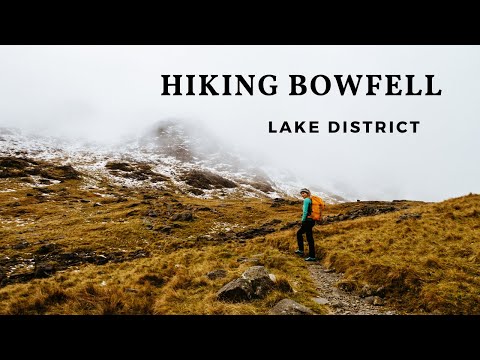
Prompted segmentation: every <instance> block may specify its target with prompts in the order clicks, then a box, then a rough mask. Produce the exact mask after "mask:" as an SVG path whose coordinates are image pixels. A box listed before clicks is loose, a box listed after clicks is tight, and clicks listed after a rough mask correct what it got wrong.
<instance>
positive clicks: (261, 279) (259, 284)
mask: <svg viewBox="0 0 480 360" xmlns="http://www.w3.org/2000/svg"><path fill="white" fill-rule="evenodd" d="M242 278H243V279H246V280H249V281H250V283H251V284H252V288H253V293H254V294H255V297H257V298H260V299H262V298H264V297H265V296H266V295H267V294H268V292H269V291H270V290H271V289H272V288H273V285H274V282H273V281H272V279H271V278H270V276H269V273H268V272H267V271H266V270H265V267H263V266H252V267H251V268H249V269H248V270H247V271H245V272H244V273H243V274H242Z"/></svg>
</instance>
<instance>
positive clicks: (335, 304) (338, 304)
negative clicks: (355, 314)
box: [331, 300, 347, 309]
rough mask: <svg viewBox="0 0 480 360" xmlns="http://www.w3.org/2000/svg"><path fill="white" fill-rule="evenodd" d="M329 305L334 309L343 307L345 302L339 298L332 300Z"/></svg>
mask: <svg viewBox="0 0 480 360" xmlns="http://www.w3.org/2000/svg"><path fill="white" fill-rule="evenodd" d="M331 305H332V307H334V308H336V309H343V308H345V307H346V306H347V304H345V303H344V302H343V301H340V300H333V301H332V303H331Z"/></svg>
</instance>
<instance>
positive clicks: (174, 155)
mask: <svg viewBox="0 0 480 360" xmlns="http://www.w3.org/2000/svg"><path fill="white" fill-rule="evenodd" d="M0 156H13V157H18V158H29V159H33V160H35V159H38V160H48V161H53V162H55V163H56V164H58V165H71V166H72V167H73V168H74V169H75V170H77V171H79V172H80V173H82V174H85V176H86V177H87V179H89V181H90V183H92V184H94V183H95V182H98V181H105V180H106V181H111V182H113V183H115V184H119V185H123V186H127V187H132V186H151V187H155V188H158V189H166V188H174V189H175V190H176V191H181V192H183V193H188V194H189V195H191V196H195V197H200V198H210V197H214V196H219V197H224V196H246V197H270V198H276V197H284V196H294V197H299V194H298V190H299V189H300V188H302V187H305V183H304V182H302V181H301V179H297V178H296V177H295V176H293V175H292V174H290V173H289V172H288V171H287V170H281V169H273V168H266V167H263V168H261V167H259V166H252V165H250V164H251V163H252V162H251V161H250V160H249V159H247V158H244V157H241V156H240V155H239V154H234V153H233V152H232V150H231V149H230V148H229V147H228V146H227V145H226V144H224V143H222V141H221V140H219V139H216V138H215V137H214V136H213V135H211V134H208V133H207V132H206V131H205V130H204V129H202V128H201V127H199V126H194V125H192V124H187V123H185V122H183V121H180V120H166V121H160V122H158V123H156V124H155V125H154V126H152V127H150V128H149V129H147V130H146V131H145V132H143V133H142V134H140V135H137V136H132V137H130V138H126V139H123V140H122V141H121V142H118V143H115V144H108V145H106V144H101V143H93V142H87V141H82V140H73V139H70V138H58V137H53V136H45V135H39V134H32V133H28V132H25V131H21V130H19V129H12V128H0ZM311 189H312V191H313V192H315V193H316V194H319V195H320V196H322V197H323V198H324V199H325V201H326V202H328V203H338V202H342V201H345V199H343V198H342V197H340V196H338V195H335V194H333V193H331V192H329V191H326V190H325V189H322V188H321V187H320V186H312V187H311Z"/></svg>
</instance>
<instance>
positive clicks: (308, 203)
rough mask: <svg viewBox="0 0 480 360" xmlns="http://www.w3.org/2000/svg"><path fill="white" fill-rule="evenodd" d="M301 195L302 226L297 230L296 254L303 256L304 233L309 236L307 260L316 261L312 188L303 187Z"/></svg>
mask: <svg viewBox="0 0 480 360" xmlns="http://www.w3.org/2000/svg"><path fill="white" fill-rule="evenodd" d="M300 195H302V197H303V212H302V226H301V227H300V229H299V230H298V231H297V243H298V250H296V251H295V253H296V254H298V255H300V256H303V255H304V251H303V234H305V235H306V237H307V243H308V257H306V258H305V261H316V260H317V259H316V258H315V243H314V240H313V231H312V230H313V226H314V225H315V221H314V220H313V219H311V218H310V217H309V215H310V214H311V212H312V199H310V190H308V189H306V188H303V189H302V190H300Z"/></svg>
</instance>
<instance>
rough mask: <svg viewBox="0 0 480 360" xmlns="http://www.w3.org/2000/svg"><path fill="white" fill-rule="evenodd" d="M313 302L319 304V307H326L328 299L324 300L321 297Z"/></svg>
mask: <svg viewBox="0 0 480 360" xmlns="http://www.w3.org/2000/svg"><path fill="white" fill-rule="evenodd" d="M313 301H315V302H316V303H317V304H320V305H327V304H328V303H329V302H330V301H328V299H325V298H322V297H316V298H313Z"/></svg>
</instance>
